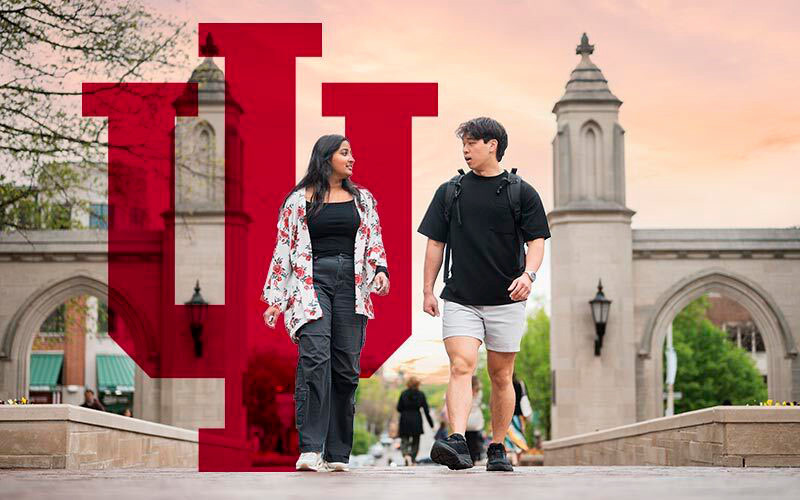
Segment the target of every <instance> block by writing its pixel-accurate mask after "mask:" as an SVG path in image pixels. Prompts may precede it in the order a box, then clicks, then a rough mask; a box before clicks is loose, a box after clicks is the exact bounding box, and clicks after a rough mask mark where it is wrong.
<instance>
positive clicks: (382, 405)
mask: <svg viewBox="0 0 800 500" xmlns="http://www.w3.org/2000/svg"><path fill="white" fill-rule="evenodd" d="M400 392H402V388H401V387H399V386H397V385H395V384H390V383H389V382H387V381H386V380H384V379H383V377H380V376H373V377H370V378H366V379H362V380H361V381H360V383H359V384H358V389H357V390H356V412H357V413H358V414H359V415H363V416H364V418H365V421H366V426H367V427H366V428H367V430H369V431H370V432H372V433H373V434H375V435H378V436H379V435H381V434H382V433H383V432H384V431H387V430H388V429H389V422H390V421H391V420H392V418H394V417H395V414H396V413H397V410H396V408H397V400H398V398H399V397H400Z"/></svg>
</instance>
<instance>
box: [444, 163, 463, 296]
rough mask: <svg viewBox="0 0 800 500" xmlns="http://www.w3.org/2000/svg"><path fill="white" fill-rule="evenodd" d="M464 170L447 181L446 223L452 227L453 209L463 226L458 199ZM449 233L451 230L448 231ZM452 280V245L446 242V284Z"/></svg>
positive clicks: (445, 196) (445, 199)
mask: <svg viewBox="0 0 800 500" xmlns="http://www.w3.org/2000/svg"><path fill="white" fill-rule="evenodd" d="M464 175H465V174H464V169H462V168H459V169H458V175H455V176H453V177H452V178H451V179H450V180H449V181H447V188H446V190H445V195H444V221H445V223H446V224H447V227H448V228H449V227H450V215H451V213H452V210H453V207H455V209H456V219H457V220H458V223H459V224H461V210H459V205H458V198H459V196H461V180H462V179H463V178H464ZM448 232H449V229H448ZM449 279H450V243H449V242H446V243H445V247H444V275H443V280H444V282H445V283H446V282H447V280H449Z"/></svg>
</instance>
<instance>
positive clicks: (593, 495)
mask: <svg viewBox="0 0 800 500" xmlns="http://www.w3.org/2000/svg"><path fill="white" fill-rule="evenodd" d="M798 491H800V469H742V468H735V469H724V468H702V467H519V468H517V471H516V472H514V473H502V474H496V473H494V474H490V473H487V472H486V471H485V470H483V469H482V468H476V469H471V470H469V471H460V472H455V471H448V470H446V469H444V468H442V467H437V466H419V467H415V468H404V467H398V468H363V469H359V470H354V471H353V472H351V473H349V474H330V473H283V472H272V473H198V472H194V471H186V470H179V469H160V470H119V469H118V470H109V471H86V472H74V471H72V472H69V471H52V470H48V471H22V470H15V471H8V470H6V471H0V498H2V499H5V498H9V499H10V498H14V499H15V500H19V499H40V498H41V499H44V498H47V499H60V498H64V499H69V500H84V499H85V500H92V499H101V498H102V499H109V498H111V499H113V500H127V499H135V500H144V499H150V498H155V499H160V498H165V499H166V498H169V499H178V498H191V499H192V500H201V499H206V498H225V499H229V498H234V499H235V498H264V499H273V498H274V499H279V498H297V499H309V500H314V499H325V500H329V499H340V498H341V499H347V500H359V499H377V498H403V499H410V500H439V499H450V498H463V499H480V498H487V499H491V500H499V499H502V500H506V499H510V498H526V499H547V500H554V499H559V498H565V499H566V498H571V499H576V498H577V499H585V500H588V499H606V498H607V499H614V500H625V499H636V500H643V499H644V500H660V499H669V500H675V499H694V498H698V499H699V498H702V499H713V498H726V499H736V498H748V499H757V498H769V499H770V500H774V499H782V498H792V499H796V498H798V496H797V495H798Z"/></svg>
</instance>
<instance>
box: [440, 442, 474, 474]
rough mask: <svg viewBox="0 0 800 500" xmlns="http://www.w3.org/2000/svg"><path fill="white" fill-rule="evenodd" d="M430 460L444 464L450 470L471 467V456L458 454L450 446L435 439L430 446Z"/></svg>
mask: <svg viewBox="0 0 800 500" xmlns="http://www.w3.org/2000/svg"><path fill="white" fill-rule="evenodd" d="M431 460H433V461H434V462H436V463H437V464H440V465H446V466H447V467H448V468H449V469H450V470H463V469H470V468H472V467H473V465H474V464H473V463H472V458H471V457H470V456H469V455H466V454H459V453H458V452H457V451H456V450H455V449H453V448H452V447H451V446H449V445H446V444H444V443H440V442H439V441H436V442H434V443H433V447H432V448H431Z"/></svg>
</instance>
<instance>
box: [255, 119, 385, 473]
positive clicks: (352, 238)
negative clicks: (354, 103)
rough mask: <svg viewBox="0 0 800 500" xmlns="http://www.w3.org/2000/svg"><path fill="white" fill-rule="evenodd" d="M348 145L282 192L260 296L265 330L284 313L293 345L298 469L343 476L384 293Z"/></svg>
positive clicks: (316, 151)
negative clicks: (365, 357)
mask: <svg viewBox="0 0 800 500" xmlns="http://www.w3.org/2000/svg"><path fill="white" fill-rule="evenodd" d="M354 163H355V158H354V157H353V154H352V150H351V149H350V141H348V140H347V138H345V137H343V136H341V135H325V136H322V137H320V138H319V139H318V140H317V142H316V143H315V144H314V148H313V150H312V152H311V159H310V161H309V164H308V171H307V172H306V175H305V177H303V179H302V180H301V181H300V182H299V183H298V184H297V186H295V188H294V189H293V190H292V191H291V192H290V193H289V194H288V195H287V197H286V199H285V200H284V202H283V206H282V207H281V210H280V217H279V219H278V237H277V243H276V245H275V251H274V253H273V256H272V261H271V263H270V266H269V276H268V278H267V280H266V283H265V284H264V292H263V294H262V296H261V299H262V300H263V301H264V302H266V304H267V306H268V308H267V310H266V311H265V312H264V321H265V322H266V324H267V326H269V327H270V328H274V327H275V324H276V322H277V319H278V316H279V315H280V314H281V313H283V317H284V323H285V325H286V330H287V332H288V333H289V335H290V337H291V339H292V341H293V342H294V343H296V344H297V345H298V351H299V356H298V360H297V375H296V380H295V394H294V400H295V423H296V426H297V430H298V433H299V435H300V458H299V459H298V460H297V463H296V469H297V470H304V471H318V470H322V469H325V470H330V471H347V470H348V468H347V464H348V462H349V460H350V451H351V449H352V446H353V417H354V414H355V392H356V388H357V387H358V377H359V372H360V371H361V367H360V356H361V350H362V348H363V347H364V342H365V340H366V327H367V320H368V319H370V318H373V317H374V314H373V307H372V301H371V299H370V293H372V292H375V293H377V294H378V295H386V294H388V293H389V272H388V270H387V268H386V252H385V251H384V248H383V241H382V239H381V227H380V221H379V219H378V212H377V210H376V208H375V207H376V205H377V202H376V201H375V198H373V196H372V194H371V193H370V192H369V191H367V190H366V189H364V188H362V187H360V186H356V185H355V184H353V182H352V181H350V176H352V175H353V164H354Z"/></svg>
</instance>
